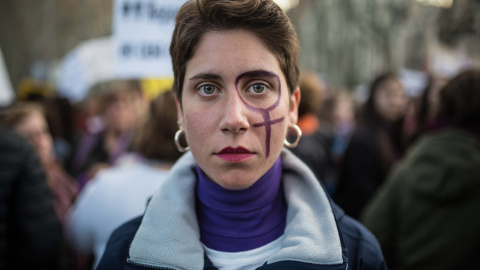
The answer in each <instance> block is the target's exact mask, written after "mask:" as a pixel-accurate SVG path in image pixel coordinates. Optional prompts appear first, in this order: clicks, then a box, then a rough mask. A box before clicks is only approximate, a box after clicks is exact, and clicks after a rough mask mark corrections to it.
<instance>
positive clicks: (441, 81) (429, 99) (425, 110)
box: [405, 75, 448, 145]
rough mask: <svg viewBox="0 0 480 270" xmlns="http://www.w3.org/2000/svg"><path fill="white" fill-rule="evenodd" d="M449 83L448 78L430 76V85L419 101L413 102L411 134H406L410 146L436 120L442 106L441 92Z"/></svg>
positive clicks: (428, 84)
mask: <svg viewBox="0 0 480 270" xmlns="http://www.w3.org/2000/svg"><path fill="white" fill-rule="evenodd" d="M447 82H448V79H447V78H446V77H442V76H438V75H437V76H435V75H430V76H429V77H428V83H427V85H426V87H425V89H424V90H423V92H422V95H421V96H420V98H419V99H418V100H412V101H416V103H415V102H412V106H411V108H412V111H413V113H412V114H411V115H412V116H413V117H411V118H412V119H411V122H413V123H412V124H411V126H412V127H410V128H409V131H410V132H405V133H407V134H408V135H409V138H408V141H407V142H408V144H409V145H410V144H412V143H413V142H415V140H417V139H418V137H420V136H421V134H422V133H423V131H424V129H425V128H426V127H427V126H428V125H429V124H431V122H432V121H434V120H435V116H436V114H437V112H438V107H439V104H440V90H441V89H442V88H443V87H444V86H445V84H446V83H447Z"/></svg>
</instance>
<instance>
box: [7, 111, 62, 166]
mask: <svg viewBox="0 0 480 270" xmlns="http://www.w3.org/2000/svg"><path fill="white" fill-rule="evenodd" d="M15 131H16V132H17V133H18V134H20V135H22V136H23V137H25V138H26V139H27V140H28V141H29V143H30V144H31V145H32V146H33V148H34V149H35V152H36V153H37V155H38V157H39V158H40V160H41V161H42V163H48V162H49V161H51V160H53V148H52V147H53V146H52V145H53V142H52V136H51V135H50V133H49V132H48V127H47V122H46V121H45V118H44V117H43V115H42V114H41V113H40V112H36V111H34V112H32V113H31V114H29V115H28V116H27V117H25V119H23V120H22V121H21V122H20V123H19V124H18V125H17V126H15Z"/></svg>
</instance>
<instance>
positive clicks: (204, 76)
mask: <svg viewBox="0 0 480 270" xmlns="http://www.w3.org/2000/svg"><path fill="white" fill-rule="evenodd" d="M286 85H287V83H286V81H285V76H284V74H283V73H282V71H281V69H280V66H279V63H278V61H277V59H276V58H275V56H274V55H273V54H272V53H271V52H270V51H269V50H268V49H267V47H266V46H265V45H264V44H263V43H262V41H261V40H260V39H259V38H257V37H256V36H255V35H254V34H252V33H250V32H247V31H243V30H229V31H210V32H207V33H206V34H205V35H204V36H203V37H202V39H201V40H200V42H199V44H198V46H197V49H196V51H195V53H194V55H193V57H192V59H190V60H189V61H188V63H187V68H186V74H185V80H184V88H183V93H182V97H181V98H182V106H180V104H179V102H178V100H177V101H176V103H177V112H178V120H179V122H180V126H181V127H182V128H183V129H184V130H185V134H186V138H187V141H188V144H189V146H190V150H191V151H192V154H193V156H194V158H195V160H196V161H197V163H198V165H199V166H200V168H201V169H202V170H203V171H204V173H205V174H206V175H207V177H208V178H209V179H210V180H211V181H213V182H215V183H217V184H219V185H220V186H222V187H224V188H227V189H235V190H238V189H244V188H247V187H249V186H251V185H253V184H254V183H255V182H256V181H257V180H258V179H259V178H260V177H261V176H262V175H264V174H265V173H266V172H267V171H268V170H269V169H270V168H271V167H272V166H273V163H274V162H275V160H276V159H277V158H278V156H279V155H280V152H281V149H282V147H283V140H284V139H285V136H286V134H287V129H288V127H289V126H291V125H293V124H296V122H297V111H298V103H299V101H300V91H299V89H298V88H297V89H295V91H293V94H292V95H290V94H289V91H288V89H287V86H286ZM239 147H242V148H244V149H246V150H248V152H249V153H248V154H242V155H243V156H242V157H241V158H239V159H238V160H236V161H232V160H226V159H224V158H221V157H220V154H221V152H222V150H223V149H226V148H230V149H238V148H239Z"/></svg>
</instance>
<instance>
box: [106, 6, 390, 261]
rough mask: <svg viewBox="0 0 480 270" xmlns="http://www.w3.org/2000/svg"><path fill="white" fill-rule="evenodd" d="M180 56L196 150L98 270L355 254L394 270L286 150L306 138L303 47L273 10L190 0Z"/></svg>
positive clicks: (183, 15) (179, 27)
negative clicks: (300, 119) (300, 113)
mask: <svg viewBox="0 0 480 270" xmlns="http://www.w3.org/2000/svg"><path fill="white" fill-rule="evenodd" d="M170 54H171V56H172V63H173V70H174V78H175V79H174V89H175V92H176V95H177V102H176V104H177V112H178V120H179V126H180V129H179V131H178V132H177V134H176V135H177V136H176V140H177V143H178V139H179V137H183V135H185V138H186V141H187V143H188V146H186V145H182V144H180V143H178V146H179V148H180V149H182V150H187V149H189V150H190V151H189V152H188V153H187V154H185V155H183V156H182V158H180V160H179V161H177V163H176V164H175V165H174V166H173V167H172V170H171V171H170V174H169V176H168V178H167V179H166V180H165V182H164V183H163V184H162V186H161V187H160V188H159V189H158V191H157V192H156V193H155V194H154V196H153V198H152V200H151V201H150V203H149V205H148V208H147V210H146V212H145V214H144V216H143V218H138V219H135V220H133V221H131V222H129V223H127V224H126V225H124V226H122V227H121V228H120V229H118V230H116V231H115V232H114V233H113V234H112V236H111V238H110V240H109V243H108V245H107V249H106V251H105V253H104V255H103V258H102V261H101V262H100V265H99V267H98V269H123V268H124V267H127V268H129V267H135V269H148V268H160V269H204V268H206V269H240V268H241V269H253V268H259V269H267V268H269V269H272V268H275V269H279V268H280V269H281V268H288V269H292V268H297V269H299V268H312V267H324V268H325V269H345V268H346V267H347V254H346V250H347V247H348V248H349V249H350V251H349V254H350V255H351V257H350V258H349V260H348V263H349V264H350V265H352V266H353V268H357V267H360V265H361V264H363V265H364V266H366V267H373V268H382V267H384V265H383V257H382V255H381V253H380V252H379V249H378V248H379V247H378V245H377V243H376V241H375V239H374V238H372V236H371V234H370V233H369V232H368V231H366V230H365V229H364V228H363V227H362V226H361V225H359V224H358V223H356V222H354V221H352V220H351V219H350V218H348V217H345V216H341V213H340V212H341V211H340V210H338V209H337V208H335V207H334V206H332V205H331V204H330V201H329V198H328V196H327V195H326V193H325V191H324V190H323V188H322V186H321V185H320V184H319V181H318V180H317V179H316V178H315V176H314V174H313V173H312V171H311V170H310V169H309V168H308V167H307V166H306V165H305V164H304V163H302V162H301V161H300V160H299V159H298V158H296V157H295V156H294V155H293V154H292V153H291V152H289V151H287V150H283V149H282V148H283V144H284V140H285V138H286V136H287V132H288V131H289V132H291V134H293V135H296V138H297V139H296V140H295V141H294V142H292V143H288V142H287V145H292V144H293V145H294V144H296V143H297V142H298V139H299V137H300V135H301V134H300V133H301V132H300V130H299V129H298V128H297V127H296V125H295V123H296V121H297V107H298V102H299V100H300V94H299V89H298V73H299V72H298V41H297V39H296V34H295V31H294V29H293V27H292V25H291V23H290V21H289V19H288V17H287V16H286V14H285V13H284V12H283V11H282V10H281V9H280V8H279V7H278V6H277V5H276V4H275V3H274V2H273V1H261V0H257V1H255V0H249V1H188V2H187V3H185V4H184V5H183V6H182V7H181V8H180V10H179V12H178V14H177V17H176V26H175V30H174V33H173V38H172V43H171V46H170ZM335 209H337V210H335ZM335 215H337V218H338V219H335ZM140 222H141V225H140ZM337 222H338V224H340V226H341V227H343V228H344V229H346V230H345V231H344V233H343V234H342V232H341V231H340V229H339V228H338V227H337ZM347 224H348V225H347ZM347 227H348V228H347ZM353 228H354V229H353ZM352 229H353V230H352ZM347 230H348V232H347ZM354 234H355V236H354ZM342 239H346V240H345V241H346V242H347V246H345V245H344V241H343V240H342ZM359 239H361V240H360V241H358V240H359ZM130 243H131V244H130ZM360 243H362V244H361V245H362V247H361V248H360V247H359V245H358V244H360ZM367 243H368V244H367ZM364 244H365V245H364ZM367 250H368V253H369V254H370V255H369V256H366V253H363V252H365V251H367ZM127 258H128V259H127ZM350 259H351V260H350ZM360 261H361V263H360Z"/></svg>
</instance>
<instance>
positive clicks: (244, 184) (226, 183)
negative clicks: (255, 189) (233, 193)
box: [214, 173, 260, 190]
mask: <svg viewBox="0 0 480 270" xmlns="http://www.w3.org/2000/svg"><path fill="white" fill-rule="evenodd" d="M239 174H243V175H242V177H241V178H238V176H239ZM235 176H236V177H235ZM253 178H254V177H249V178H245V173H235V174H234V175H232V176H230V177H226V178H224V179H219V180H218V181H214V182H215V183H217V184H218V185H220V186H221V187H223V188H225V189H230V190H242V189H246V188H249V187H250V186H252V185H253V184H255V182H256V181H257V180H258V178H260V177H257V179H253ZM252 179H253V180H252Z"/></svg>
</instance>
